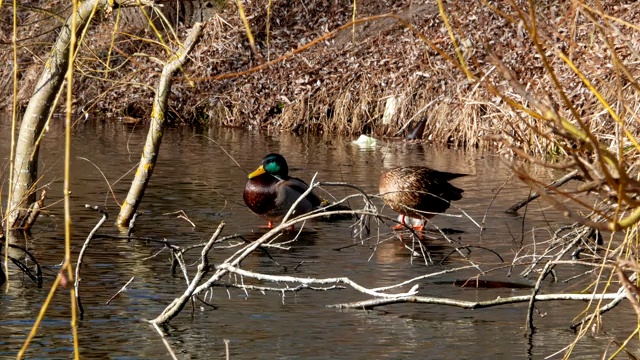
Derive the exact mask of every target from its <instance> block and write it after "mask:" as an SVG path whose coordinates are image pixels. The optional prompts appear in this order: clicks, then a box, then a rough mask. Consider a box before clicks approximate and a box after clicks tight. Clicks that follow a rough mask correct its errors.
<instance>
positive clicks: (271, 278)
mask: <svg viewBox="0 0 640 360" xmlns="http://www.w3.org/2000/svg"><path fill="white" fill-rule="evenodd" d="M217 268H218V269H223V270H227V271H229V272H232V273H235V274H238V275H241V276H246V277H251V278H254V279H258V280H267V281H273V282H294V283H299V284H303V285H311V284H345V285H349V286H351V287H352V288H353V289H355V290H357V291H360V292H361V293H364V294H367V295H371V296H376V297H381V298H387V299H388V298H397V297H404V296H412V295H415V294H417V293H418V285H414V286H413V287H412V288H411V290H409V292H406V293H400V294H387V293H383V292H379V291H376V290H373V289H368V288H365V287H364V286H362V285H360V284H358V283H356V282H355V281H353V280H351V279H349V278H348V277H336V278H324V279H314V278H301V277H295V276H282V275H267V274H259V273H255V272H252V271H247V270H244V269H240V268H237V267H235V266H232V265H230V264H222V265H220V266H218V267H217Z"/></svg>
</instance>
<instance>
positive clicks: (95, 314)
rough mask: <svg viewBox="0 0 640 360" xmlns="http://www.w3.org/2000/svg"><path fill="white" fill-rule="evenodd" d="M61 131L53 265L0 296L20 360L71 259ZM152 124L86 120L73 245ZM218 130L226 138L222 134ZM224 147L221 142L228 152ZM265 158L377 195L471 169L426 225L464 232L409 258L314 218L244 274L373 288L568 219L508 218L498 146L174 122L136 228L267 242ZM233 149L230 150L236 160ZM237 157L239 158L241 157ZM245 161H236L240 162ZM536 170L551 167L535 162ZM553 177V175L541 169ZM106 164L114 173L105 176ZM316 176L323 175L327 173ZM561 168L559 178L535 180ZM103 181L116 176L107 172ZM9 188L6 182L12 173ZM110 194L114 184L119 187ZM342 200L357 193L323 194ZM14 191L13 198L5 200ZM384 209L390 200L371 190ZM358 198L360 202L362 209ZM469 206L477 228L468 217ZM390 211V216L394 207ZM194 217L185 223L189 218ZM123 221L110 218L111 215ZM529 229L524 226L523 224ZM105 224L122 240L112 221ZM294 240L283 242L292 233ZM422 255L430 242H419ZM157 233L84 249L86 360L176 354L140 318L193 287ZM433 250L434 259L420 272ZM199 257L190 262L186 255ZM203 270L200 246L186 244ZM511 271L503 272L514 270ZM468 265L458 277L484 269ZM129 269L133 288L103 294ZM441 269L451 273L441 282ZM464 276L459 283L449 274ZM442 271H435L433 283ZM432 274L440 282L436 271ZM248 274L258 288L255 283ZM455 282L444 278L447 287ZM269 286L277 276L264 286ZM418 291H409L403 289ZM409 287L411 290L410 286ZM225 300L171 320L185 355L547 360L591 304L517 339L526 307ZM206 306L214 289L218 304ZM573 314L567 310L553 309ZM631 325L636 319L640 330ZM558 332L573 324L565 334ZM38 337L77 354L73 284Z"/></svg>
mask: <svg viewBox="0 0 640 360" xmlns="http://www.w3.org/2000/svg"><path fill="white" fill-rule="evenodd" d="M0 130H1V132H0V134H1V135H0V154H2V156H3V158H2V161H3V167H2V168H3V169H4V168H6V167H5V164H6V162H7V157H8V154H9V151H8V141H7V139H8V125H7V123H6V121H5V122H0ZM62 134H63V132H62V129H61V127H60V125H59V124H54V125H53V126H52V130H51V132H50V133H48V134H47V138H46V139H45V142H44V151H42V160H41V161H40V171H41V172H40V173H41V174H42V175H43V178H42V180H41V182H40V184H39V185H40V186H43V187H46V188H48V191H49V198H48V199H47V204H48V207H47V212H46V213H45V215H44V216H42V217H41V218H40V219H39V221H38V222H37V225H36V228H35V229H34V231H33V238H32V239H30V240H29V243H28V246H29V248H30V249H31V250H32V251H33V254H34V255H35V256H36V257H37V258H38V259H40V261H41V263H42V264H44V265H46V266H47V269H46V272H45V274H46V282H45V288H44V289H37V288H35V287H34V286H33V285H31V284H30V283H29V282H28V281H27V280H25V281H24V284H25V286H12V287H11V288H10V289H9V291H8V292H6V293H5V292H2V293H1V294H0V308H2V309H3V310H2V311H1V312H0V357H6V356H15V353H16V351H17V349H18V348H19V347H20V345H21V344H22V342H23V341H24V338H25V336H26V334H27V333H28V331H29V329H30V326H31V324H32V323H33V320H34V318H35V317H36V314H37V312H38V311H39V309H40V306H41V304H42V302H43V301H44V299H45V297H46V293H47V290H48V286H49V285H50V284H51V280H52V279H53V277H54V276H55V275H56V273H57V271H58V270H59V264H60V262H61V261H62V258H63V240H62V239H63V228H62V217H63V207H62V203H61V202H60V201H59V200H60V198H61V194H62V190H61V189H62V175H61V173H62V169H61V168H62V153H63V151H62V147H63V137H62ZM144 138H145V134H144V132H143V131H142V129H130V128H126V127H124V126H121V125H119V124H117V123H96V124H90V123H87V124H85V125H80V126H79V127H78V128H76V129H75V132H74V140H73V152H74V158H73V161H72V178H73V181H72V186H71V188H72V192H73V196H72V217H73V223H74V238H73V243H74V246H75V247H74V254H75V255H76V256H77V253H78V252H79V249H80V246H81V244H82V242H83V241H84V238H85V237H86V235H87V234H88V232H89V231H90V229H91V228H92V227H93V226H94V225H95V224H96V223H97V221H98V220H99V215H98V214H97V213H95V212H93V211H90V210H87V209H85V208H84V204H85V203H88V204H92V205H101V206H105V207H106V208H107V210H108V211H109V214H110V216H111V218H112V219H113V218H114V217H115V216H116V215H117V211H118V208H119V203H120V202H121V201H122V200H123V199H124V197H125V196H126V192H127V191H128V186H129V182H130V179H131V176H132V173H131V172H130V171H131V170H132V169H135V166H136V163H137V161H138V158H139V154H140V150H141V146H142V143H143V141H144ZM213 140H215V141H213ZM223 149H224V151H223ZM270 152H278V153H281V154H283V155H284V156H285V157H286V158H287V161H288V163H289V167H290V172H291V174H292V175H293V176H296V177H300V178H302V179H305V180H307V181H309V180H310V179H311V178H312V177H313V176H317V178H316V179H317V180H318V181H346V182H349V183H352V184H356V185H358V186H360V187H361V188H362V189H363V190H364V191H366V192H368V193H372V194H375V193H376V192H377V188H378V184H377V178H378V174H379V173H380V170H381V169H382V168H384V167H388V166H397V165H427V166H431V167H433V168H436V169H440V170H445V171H450V172H461V173H467V174H470V175H471V176H468V177H464V178H461V179H457V180H454V183H455V185H456V186H459V187H461V188H463V189H465V193H464V198H463V199H462V200H460V201H458V202H456V203H455V206H452V208H451V209H450V210H449V211H448V212H447V215H446V216H445V215H442V216H437V217H435V218H434V219H433V220H432V225H431V226H437V227H441V228H450V229H454V230H457V231H456V232H452V233H449V234H448V235H447V236H448V238H449V240H446V239H445V238H444V237H443V236H442V235H441V234H440V233H438V232H437V231H436V232H433V233H430V234H428V237H429V240H428V241H425V242H424V244H423V245H424V249H423V251H422V250H417V255H419V256H411V252H410V250H409V249H408V248H407V247H409V248H411V247H413V245H415V244H413V243H411V241H410V240H407V238H405V239H404V241H403V240H401V239H399V238H398V237H397V236H396V235H395V234H393V233H392V232H391V231H390V230H389V228H388V226H386V225H384V224H383V225H382V226H380V227H378V226H377V225H376V223H375V222H372V227H371V234H370V235H371V237H370V238H367V239H364V240H362V241H359V242H358V241H355V240H354V239H353V238H352V237H351V234H352V229H351V227H350V225H351V222H349V221H341V222H336V223H326V222H317V223H315V224H313V227H314V230H315V231H313V232H306V233H304V234H303V235H302V236H301V238H300V239H299V240H298V241H297V242H296V243H295V244H293V246H292V248H291V250H278V249H274V250H272V251H270V256H271V257H272V258H273V259H275V260H276V261H277V264H275V263H274V261H273V260H272V259H271V258H270V257H269V256H267V255H265V254H264V253H255V254H253V255H252V256H250V257H249V258H247V259H246V260H245V261H244V262H243V264H242V265H243V268H245V269H248V270H253V271H257V272H264V273H269V274H282V275H293V276H303V277H337V276H349V277H350V278H351V279H352V280H354V281H356V282H358V283H360V284H362V285H364V286H366V287H369V288H374V287H381V286H389V285H393V284H396V283H398V282H399V281H402V280H405V279H408V278H412V277H416V276H420V275H424V274H426V273H431V272H436V271H441V270H443V269H445V268H453V267H459V266H463V265H466V264H468V263H467V262H466V261H465V260H464V259H463V258H462V255H460V254H458V253H456V252H455V251H453V246H452V245H451V243H450V241H451V242H453V243H455V242H459V243H460V244H474V245H478V246H481V247H484V248H487V249H492V250H494V251H496V252H497V253H499V254H500V255H501V256H502V257H504V259H505V261H506V262H509V261H511V259H512V258H513V256H514V252H515V251H516V250H517V248H518V244H519V243H520V242H521V241H528V239H524V238H522V234H525V233H526V234H527V236H531V234H530V233H528V231H529V230H530V229H531V228H532V227H534V226H538V227H545V226H548V224H547V223H546V221H547V220H548V219H549V218H555V219H559V218H560V217H559V216H558V215H557V213H555V212H553V210H550V209H548V207H546V205H544V204H543V203H538V202H536V203H533V204H532V205H531V206H530V209H529V210H528V216H527V218H526V220H525V221H523V219H522V218H521V217H513V216H509V215H505V214H504V213H503V210H504V209H506V208H507V207H508V206H510V205H512V203H513V202H514V201H516V200H519V199H521V198H522V197H524V196H526V195H527V194H528V191H527V189H525V188H523V187H522V186H520V185H519V184H518V183H516V182H514V181H511V180H509V174H510V173H509V170H508V167H507V166H506V165H505V164H504V163H503V162H501V161H500V159H498V158H496V157H494V156H492V155H491V154H488V153H481V152H478V153H463V152H461V151H458V150H451V149H433V148H430V147H427V146H423V145H420V144H405V143H394V144H387V145H382V146H379V147H377V148H376V149H373V150H371V149H368V150H363V149H359V148H358V147H356V146H353V145H352V144H350V143H349V141H348V139H347V140H342V139H338V138H336V137H324V138H315V137H305V136H293V135H288V134H280V133H246V132H242V131H237V130H230V129H206V130H194V129H174V130H169V131H167V133H166V135H165V139H164V140H163V144H162V151H161V153H160V156H159V163H158V165H157V166H156V168H155V172H154V174H153V178H152V180H151V185H150V187H149V189H148V190H147V192H146V194H145V197H144V201H143V203H142V206H141V208H140V210H142V211H143V215H142V216H141V217H140V218H139V219H138V221H137V227H136V233H135V235H136V236H140V237H152V238H156V239H167V240H168V241H170V242H172V243H174V244H176V245H179V246H188V245H192V244H197V243H200V242H203V241H206V240H207V239H208V238H209V237H210V235H211V234H212V233H213V232H214V231H215V229H216V227H217V226H218V224H219V223H220V221H221V220H224V221H225V223H226V227H225V234H234V233H237V234H243V235H245V237H246V238H247V239H249V240H254V239H256V238H257V237H258V236H259V234H261V233H262V232H263V230H259V229H258V227H259V226H261V225H264V222H263V220H261V219H260V218H259V217H258V216H255V215H254V214H252V213H251V212H250V211H249V210H248V209H247V208H246V207H245V206H244V204H243V201H242V189H243V188H244V184H245V182H246V176H247V173H248V171H249V170H252V169H254V168H255V167H256V166H257V165H258V164H259V163H260V161H261V159H262V157H263V156H264V155H265V154H267V153H270ZM227 154H228V155H227ZM232 159H233V160H232ZM236 162H237V163H236ZM539 171H540V170H539ZM542 171H546V170H542ZM103 174H104V177H103ZM316 174H317V175H316ZM537 175H539V176H543V177H544V176H546V177H549V178H550V177H552V175H553V174H551V173H548V174H546V173H542V174H537ZM105 178H106V180H105ZM2 180H3V181H4V186H3V191H6V182H7V176H6V172H3V174H2ZM109 185H110V186H111V188H112V189H113V191H114V193H111V190H110V186H109ZM325 190H327V191H329V192H330V194H326V193H325V196H331V195H332V196H334V197H336V198H342V197H343V196H346V195H347V194H351V193H353V191H352V190H350V189H346V188H345V189H343V188H333V187H332V188H326V189H325ZM5 198H6V196H3V199H5ZM375 201H376V204H377V205H378V206H381V205H382V204H381V202H380V201H378V200H377V199H376V200H375ZM351 205H352V206H354V207H357V206H361V204H359V203H358V201H357V200H354V201H353V202H352V204H351ZM456 209H463V210H464V211H465V212H466V214H468V216H470V217H471V218H473V219H474V220H475V221H476V222H477V223H483V224H484V227H485V230H484V231H483V232H481V231H480V230H479V228H478V227H477V226H476V225H475V224H474V223H473V222H472V221H470V220H469V218H467V216H466V215H463V214H462V213H461V212H460V211H459V210H456ZM384 212H385V214H388V215H389V216H392V217H393V216H394V214H393V213H391V212H390V211H388V209H384ZM186 219H188V221H187V220H186ZM110 221H112V220H110ZM523 226H524V232H523V231H522V229H523ZM101 233H103V234H116V233H117V232H116V230H115V229H114V228H113V227H112V226H110V225H105V226H104V227H103V228H102V229H101ZM292 236H293V235H292V234H285V235H283V237H282V238H281V239H278V241H286V240H287V239H290V238H291V237H292ZM415 249H419V247H415ZM161 250H162V246H161V245H159V244H157V243H146V242H141V241H126V240H121V239H114V238H108V237H107V238H96V239H95V240H94V242H93V243H92V245H91V247H90V249H89V251H88V252H87V255H86V257H85V259H84V266H83V268H82V277H81V278H82V282H81V294H82V296H83V305H84V308H85V311H86V314H85V317H84V319H83V320H81V321H80V322H79V334H80V335H79V336H80V344H81V352H82V355H83V356H85V357H87V358H106V357H115V358H166V357H167V353H166V350H165V349H164V346H163V345H162V342H161V339H160V338H159V337H158V335H157V334H156V333H155V332H154V331H153V330H152V329H151V328H150V327H149V326H148V325H147V324H146V323H145V322H144V319H149V318H154V317H156V316H157V315H158V314H159V313H160V312H161V311H162V310H163V309H164V307H165V306H166V305H167V304H169V303H170V302H171V301H172V300H173V299H174V298H175V297H176V296H177V295H179V294H181V293H182V291H183V290H184V288H185V281H184V279H183V278H182V277H181V276H180V275H172V274H171V273H170V264H169V260H168V258H169V256H168V254H167V253H166V252H163V251H161ZM233 251H234V249H225V248H216V249H214V251H213V252H212V254H211V257H212V262H220V261H222V260H223V259H225V258H226V257H227V256H229V254H231V253H232V252H233ZM423 254H424V256H429V257H430V259H431V260H432V261H433V263H434V264H435V265H430V266H428V267H427V266H425V264H424V263H425V260H424V257H423ZM189 256H190V257H189ZM189 256H188V259H187V262H188V263H189V264H194V262H193V261H195V259H196V258H197V254H196V253H195V252H194V253H193V254H189ZM464 256H467V257H468V258H469V259H472V260H473V261H474V262H476V263H478V264H482V265H483V266H485V265H486V268H487V269H488V268H491V267H494V266H500V265H502V263H500V261H499V258H498V257H497V256H496V255H495V254H493V253H491V252H489V251H483V250H482V249H480V248H476V249H473V250H471V252H465V253H464ZM507 270H508V269H505V270H503V271H500V272H497V273H496V276H506V275H505V274H506V271H507ZM476 273H477V272H476V271H471V270H469V271H466V272H463V273H460V274H457V275H455V276H456V277H464V276H473V275H475V274H476ZM132 277H134V280H133V281H132V282H131V284H129V286H128V287H127V291H125V292H122V293H121V294H119V295H118V296H117V297H115V298H114V299H113V300H112V301H111V303H110V304H109V305H107V304H106V302H107V301H108V300H109V299H110V298H111V297H112V296H114V294H116V293H117V292H118V291H119V290H120V289H121V288H122V286H124V284H126V283H127V281H129V279H131V278H132ZM445 279H446V278H445ZM451 279H453V278H451ZM431 280H435V279H431ZM431 280H424V281H422V282H421V283H420V285H421V286H420V294H421V295H432V296H442V297H455V298H459V299H466V300H474V299H477V300H486V299H491V298H495V297H496V296H510V295H514V294H526V293H527V292H528V290H510V289H491V290H486V289H485V290H482V289H464V290H461V289H460V288H457V287H454V286H451V285H446V284H444V283H438V284H437V285H436V284H435V283H433V282H431ZM437 280H443V278H438V279H437ZM247 283H250V281H249V280H247ZM445 283H446V282H445ZM263 285H266V286H268V285H269V284H263ZM406 290H407V289H402V291H406ZM399 291H400V290H399ZM208 296H211V301H212V303H213V304H215V306H217V309H212V308H209V307H207V306H206V305H202V304H199V303H196V304H195V307H194V308H191V307H189V308H188V309H185V311H184V312H183V313H182V314H181V315H180V316H179V317H178V318H176V319H175V320H174V321H173V322H172V323H171V327H170V328H169V329H168V341H169V342H170V344H171V346H172V347H173V348H174V350H175V351H176V352H177V353H178V356H179V357H180V358H191V357H194V358H195V357H198V358H203V357H204V358H220V357H223V356H224V353H225V345H224V339H229V340H230V348H231V356H232V357H237V358H243V359H245V358H265V357H267V358H323V359H324V358H349V359H352V358H363V359H364V358H382V357H387V358H416V357H423V358H424V357H427V356H428V357H429V358H431V359H451V358H495V357H504V358H527V357H536V358H541V357H543V356H545V355H548V354H551V353H553V352H555V351H558V350H560V349H562V348H563V347H564V346H565V345H567V344H569V343H570V342H571V341H572V340H573V339H574V335H573V334H572V333H570V332H568V331H564V329H566V327H567V326H568V324H569V323H570V321H571V317H572V316H575V315H576V314H578V313H579V312H580V311H581V310H582V305H581V304H555V305H554V306H555V309H553V310H550V314H551V315H550V316H547V317H545V318H539V319H537V322H538V324H539V326H540V327H541V330H540V331H538V332H537V333H536V334H535V335H534V337H533V338H532V339H531V340H530V341H529V340H527V339H525V338H523V336H522V332H523V324H524V318H525V312H526V306H512V307H502V308H499V309H485V310H475V311H468V310H461V309H457V308H445V307H440V306H431V305H429V306H424V305H422V306H419V305H394V306H389V307H385V308H381V309H379V310H376V311H368V312H364V311H336V310H333V309H328V308H326V307H325V305H327V304H335V303H341V302H347V301H355V300H362V299H365V298H366V297H365V296H363V295H361V294H359V293H356V292H354V291H352V290H350V289H346V290H342V291H302V292H298V293H295V294H291V293H287V294H279V293H266V294H262V293H259V292H249V293H245V292H244V291H241V290H238V289H223V288H215V289H214V290H213V291H212V292H210V293H209V294H208ZM207 299H208V300H209V298H207ZM557 309H562V312H561V314H560V315H563V316H565V317H566V318H565V317H563V316H558V314H557V313H558V310H557ZM630 326H631V328H633V325H630ZM559 329H562V330H559ZM39 334H40V335H39V337H37V338H36V340H35V342H34V343H33V345H32V346H31V347H30V350H29V353H28V354H29V357H35V358H61V357H68V356H69V354H70V349H71V348H72V343H71V339H70V331H69V310H68V290H65V289H60V290H59V291H58V292H57V293H56V296H54V299H53V303H52V305H51V306H50V308H49V311H48V313H47V316H46V318H45V321H44V322H43V324H42V325H41V329H40V331H39ZM602 346H603V342H599V341H597V340H594V339H589V340H583V341H581V343H580V346H579V347H578V348H577V350H576V352H575V354H582V355H584V356H587V355H588V356H594V355H600V353H601V351H602V349H603V347H602Z"/></svg>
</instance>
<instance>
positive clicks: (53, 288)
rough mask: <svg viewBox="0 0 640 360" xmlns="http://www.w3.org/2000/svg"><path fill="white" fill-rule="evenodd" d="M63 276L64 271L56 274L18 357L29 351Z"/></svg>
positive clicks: (20, 357)
mask: <svg viewBox="0 0 640 360" xmlns="http://www.w3.org/2000/svg"><path fill="white" fill-rule="evenodd" d="M62 276H64V275H63V274H62V272H60V273H58V276H56V279H55V280H54V281H53V285H51V290H49V295H47V298H46V299H45V300H44V304H42V307H41V308H40V313H39V314H38V317H37V318H36V321H35V322H34V323H33V326H32V327H31V331H30V332H29V336H27V340H25V341H24V344H22V348H21V349H20V351H19V352H18V355H17V356H16V359H18V360H20V359H22V358H23V357H24V353H25V351H27V348H28V347H29V344H30V343H31V340H33V338H34V337H35V336H36V333H37V332H38V328H39V327H40V323H41V322H42V319H43V318H44V314H45V313H46V312H47V309H48V308H49V304H50V303H51V299H53V294H55V293H56V289H57V288H58V285H60V280H61V279H62Z"/></svg>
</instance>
